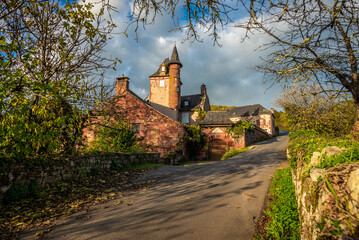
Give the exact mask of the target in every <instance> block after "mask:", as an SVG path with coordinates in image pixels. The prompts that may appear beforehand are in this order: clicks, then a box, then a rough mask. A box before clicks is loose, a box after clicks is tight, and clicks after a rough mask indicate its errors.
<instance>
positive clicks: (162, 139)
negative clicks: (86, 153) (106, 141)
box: [84, 91, 185, 157]
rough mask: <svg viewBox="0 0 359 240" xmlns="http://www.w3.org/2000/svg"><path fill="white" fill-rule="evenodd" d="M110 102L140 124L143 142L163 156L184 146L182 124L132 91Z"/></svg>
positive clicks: (113, 106) (120, 111) (132, 121)
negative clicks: (182, 144)
mask: <svg viewBox="0 0 359 240" xmlns="http://www.w3.org/2000/svg"><path fill="white" fill-rule="evenodd" d="M109 104H112V105H111V106H109V107H111V108H112V110H115V111H116V112H119V113H123V115H124V116H125V117H126V118H127V119H128V121H129V122H130V124H136V125H137V127H138V126H139V137H141V138H142V140H141V143H142V144H144V145H146V146H148V147H149V149H150V151H151V152H158V153H160V154H161V157H163V156H164V155H165V154H167V153H171V152H173V151H175V150H177V149H178V147H180V148H181V147H182V146H178V143H179V141H180V139H181V138H182V136H183V135H184V133H185V129H184V127H183V126H182V124H180V123H179V122H176V121H174V120H173V119H171V118H169V117H167V116H166V115H164V114H162V113H160V112H158V111H157V110H155V109H154V108H152V107H151V106H150V105H149V104H148V103H146V102H144V101H143V100H142V99H141V98H139V97H138V96H136V95H135V94H134V93H132V92H131V91H125V92H123V93H122V95H120V96H115V97H114V98H113V99H112V100H111V101H110V103H109ZM84 132H85V135H87V136H89V137H90V136H91V134H92V135H93V133H92V131H91V130H89V129H86V130H85V131H84Z"/></svg>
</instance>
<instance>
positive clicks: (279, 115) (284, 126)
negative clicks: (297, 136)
mask: <svg viewBox="0 0 359 240" xmlns="http://www.w3.org/2000/svg"><path fill="white" fill-rule="evenodd" d="M273 115H274V117H275V125H276V127H278V128H279V130H280V131H282V130H284V131H288V130H289V126H288V120H287V116H286V114H285V112H283V111H277V110H274V114H273Z"/></svg>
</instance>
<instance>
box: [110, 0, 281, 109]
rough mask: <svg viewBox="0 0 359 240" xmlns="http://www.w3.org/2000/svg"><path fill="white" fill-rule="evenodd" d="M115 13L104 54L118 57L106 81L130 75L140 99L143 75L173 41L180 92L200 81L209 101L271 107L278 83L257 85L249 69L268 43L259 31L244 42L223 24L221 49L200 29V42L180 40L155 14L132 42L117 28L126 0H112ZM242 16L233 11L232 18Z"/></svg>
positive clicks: (144, 90)
mask: <svg viewBox="0 0 359 240" xmlns="http://www.w3.org/2000/svg"><path fill="white" fill-rule="evenodd" d="M112 4H113V5H114V6H115V7H116V8H117V12H116V13H113V14H112V17H113V19H114V21H115V24H116V25H117V29H116V31H115V32H116V34H113V37H112V39H111V40H110V41H109V42H108V46H107V48H106V50H107V53H106V54H108V55H110V56H112V57H114V58H115V57H117V58H119V59H121V61H122V64H120V65H118V67H117V71H109V72H107V74H106V78H107V81H108V82H114V81H115V78H116V77H117V76H120V75H121V74H124V75H126V76H128V77H129V78H130V89H131V90H133V91H134V92H135V93H136V94H138V95H139V96H140V97H143V98H144V97H146V96H147V94H148V93H149V76H150V75H151V74H153V73H154V72H155V71H156V70H157V69H158V67H159V65H160V64H161V63H162V61H163V60H164V59H165V58H166V57H170V56H171V53H172V49H173V46H174V44H175V43H176V44H177V49H178V53H179V57H180V60H181V62H182V64H183V68H182V69H181V81H182V83H183V85H182V95H190V94H197V93H199V92H200V85H201V84H202V83H204V84H206V86H207V92H208V95H209V98H210V102H211V104H214V105H228V106H243V105H250V104H261V105H262V106H264V107H265V108H267V109H269V108H271V107H273V106H274V104H273V102H274V101H275V97H276V96H277V95H278V93H279V92H280V90H279V87H276V88H273V87H272V88H269V85H264V84H263V75H262V74H261V73H257V72H254V71H252V70H251V68H254V67H255V66H256V65H258V64H259V63H260V57H261V56H266V54H267V53H266V52H264V51H259V50H257V49H258V48H259V47H260V46H261V45H262V44H264V43H266V42H267V41H268V39H267V37H266V36H264V35H260V34H257V35H252V36H251V37H250V39H246V40H245V41H244V42H243V41H242V38H243V36H244V30H243V29H239V28H235V27H233V26H229V27H227V28H225V29H223V30H221V31H220V37H221V39H220V43H221V45H222V47H219V46H216V45H215V46H213V41H212V40H211V38H210V37H208V36H207V35H206V34H205V33H203V31H202V30H201V29H199V32H202V34H201V37H202V39H203V43H199V42H191V41H184V39H186V35H185V33H184V32H179V31H175V32H173V31H170V30H171V27H173V21H172V19H171V18H170V16H168V15H166V14H164V15H163V16H159V17H158V18H157V19H156V21H155V23H154V24H153V25H149V26H146V29H140V30H139V31H138V35H137V36H138V39H137V40H135V34H134V32H133V29H130V30H129V31H128V37H126V36H125V35H124V34H121V32H122V31H123V30H124V29H125V27H126V26H127V25H126V23H125V22H127V21H128V19H127V16H128V12H129V11H130V9H131V4H130V2H129V1H125V0H121V1H118V0H117V1H113V3H112ZM241 17H242V16H240V15H233V19H234V20H240V18H241Z"/></svg>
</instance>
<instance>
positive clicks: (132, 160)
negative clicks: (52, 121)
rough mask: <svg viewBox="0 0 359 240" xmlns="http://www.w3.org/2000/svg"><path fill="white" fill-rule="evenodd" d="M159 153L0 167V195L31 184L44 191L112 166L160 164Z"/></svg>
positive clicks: (115, 155) (94, 157)
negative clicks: (14, 186)
mask: <svg viewBox="0 0 359 240" xmlns="http://www.w3.org/2000/svg"><path fill="white" fill-rule="evenodd" d="M163 161H164V159H160V154H158V153H145V154H122V153H121V154H120V153H106V154H98V155H89V156H79V157H69V158H66V159H63V160H57V161H54V162H55V163H53V164H31V165H30V164H27V165H26V164H15V165H14V166H11V167H9V166H5V165H1V166H0V193H3V192H5V191H6V190H7V189H9V188H10V185H11V183H14V182H16V183H22V184H28V183H29V182H31V181H32V180H36V182H37V184H38V187H40V188H43V187H46V186H49V185H52V184H54V183H55V182H56V181H63V180H65V179H68V178H77V177H79V176H81V175H86V174H90V173H91V171H97V170H100V169H109V168H110V167H111V166H116V165H117V164H121V165H122V166H126V165H132V164H137V163H161V162H163Z"/></svg>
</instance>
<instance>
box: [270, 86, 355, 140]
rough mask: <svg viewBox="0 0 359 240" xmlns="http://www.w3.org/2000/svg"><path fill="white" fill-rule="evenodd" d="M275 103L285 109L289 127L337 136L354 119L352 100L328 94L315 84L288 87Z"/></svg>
mask: <svg viewBox="0 0 359 240" xmlns="http://www.w3.org/2000/svg"><path fill="white" fill-rule="evenodd" d="M276 104H277V105H278V106H280V107H281V108H283V109H284V110H285V119H286V121H287V122H288V127H289V130H302V129H311V130H315V131H316V132H319V133H325V134H329V135H336V136H338V135H342V134H346V133H348V132H349V131H350V130H351V129H352V126H353V124H354V122H355V119H356V111H357V109H356V107H355V105H354V104H353V102H352V101H347V100H346V99H344V98H342V99H338V97H337V96H332V97H331V96H330V95H328V94H325V93H323V92H321V88H320V87H319V86H316V85H304V86H295V87H292V88H289V89H287V90H286V91H285V92H284V93H283V94H282V95H281V96H280V97H278V98H277V101H276ZM276 120H277V119H276Z"/></svg>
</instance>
